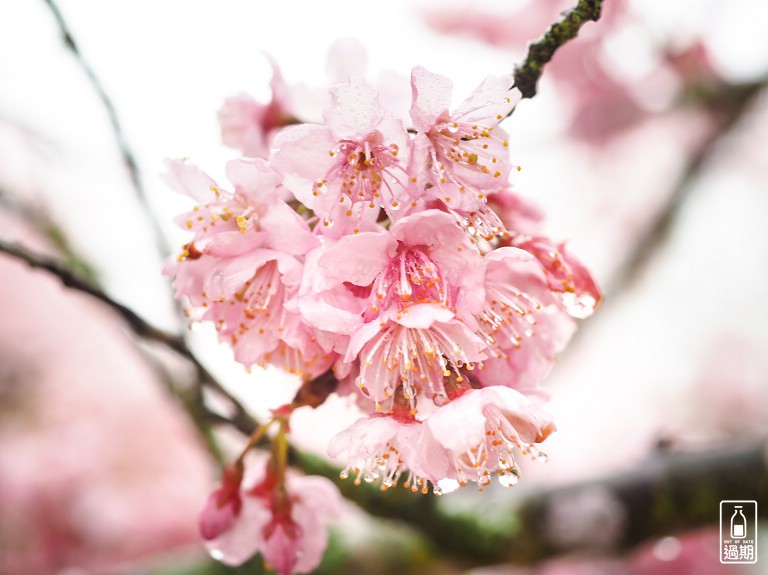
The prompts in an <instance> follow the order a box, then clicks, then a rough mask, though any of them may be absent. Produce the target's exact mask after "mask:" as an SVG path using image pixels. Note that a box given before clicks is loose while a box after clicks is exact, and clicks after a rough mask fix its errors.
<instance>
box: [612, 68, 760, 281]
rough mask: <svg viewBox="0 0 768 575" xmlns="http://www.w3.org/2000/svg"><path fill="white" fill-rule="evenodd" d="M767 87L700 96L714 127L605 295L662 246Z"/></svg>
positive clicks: (737, 88)
mask: <svg viewBox="0 0 768 575" xmlns="http://www.w3.org/2000/svg"><path fill="white" fill-rule="evenodd" d="M766 86H768V79H764V80H762V81H758V82H753V83H749V84H741V85H730V84H729V85H725V86H722V87H721V88H720V89H719V90H715V91H713V92H711V93H708V94H705V95H704V96H702V105H703V106H704V107H705V108H708V109H709V111H710V114H711V115H712V117H713V118H714V119H715V120H716V123H717V125H716V127H715V128H714V129H713V130H712V131H711V132H710V133H709V134H708V135H707V137H706V138H705V139H704V141H703V142H702V143H701V144H700V145H699V148H698V150H697V151H696V152H695V153H694V154H692V155H691V156H690V157H689V159H688V162H687V164H686V165H685V167H684V168H683V170H682V173H681V174H680V176H679V178H678V180H677V183H676V184H675V185H674V188H673V191H672V193H671V194H670V195H669V197H668V198H667V201H666V203H665V204H664V206H663V207H662V208H661V209H660V210H659V211H658V213H657V215H656V217H655V218H654V219H653V221H651V222H650V224H649V225H648V227H647V228H646V230H645V232H644V233H643V235H642V236H641V237H640V239H639V240H638V241H637V243H636V244H635V247H634V249H633V250H632V251H631V252H630V254H629V256H628V257H627V259H626V260H625V262H624V264H623V265H622V266H621V269H619V271H618V272H617V273H616V275H615V279H614V281H613V282H612V284H611V285H610V286H609V289H608V290H606V291H607V294H606V295H608V296H610V295H612V294H615V293H618V292H620V291H621V290H622V289H624V288H626V287H627V286H628V285H630V284H631V283H632V282H633V280H634V279H635V278H636V277H637V276H638V274H639V273H640V272H641V271H642V270H643V269H644V268H645V266H646V265H647V263H648V262H649V261H650V259H651V258H652V257H653V256H654V255H655V254H656V253H657V252H658V250H659V248H660V247H661V246H663V245H664V242H665V241H666V240H667V237H668V236H669V232H670V230H671V229H672V226H673V224H674V222H675V220H676V218H677V216H678V214H679V213H680V210H681V208H682V207H683V205H684V204H685V202H686V200H687V199H688V197H689V196H690V192H691V190H692V189H693V188H694V187H695V184H696V181H697V180H698V178H699V177H700V176H701V173H702V172H703V171H704V169H706V167H707V165H709V162H710V160H711V159H712V158H713V157H714V156H715V154H716V153H717V152H718V147H719V146H720V144H721V143H722V141H723V140H724V139H725V137H726V136H728V135H729V134H730V133H731V132H732V131H733V129H734V128H735V127H736V126H737V125H739V124H740V123H741V121H742V120H743V118H744V117H745V116H746V115H747V113H748V112H749V110H750V109H751V105H752V103H753V102H754V101H755V99H756V98H757V96H758V95H759V94H760V93H761V92H762V91H763V89H765V88H766Z"/></svg>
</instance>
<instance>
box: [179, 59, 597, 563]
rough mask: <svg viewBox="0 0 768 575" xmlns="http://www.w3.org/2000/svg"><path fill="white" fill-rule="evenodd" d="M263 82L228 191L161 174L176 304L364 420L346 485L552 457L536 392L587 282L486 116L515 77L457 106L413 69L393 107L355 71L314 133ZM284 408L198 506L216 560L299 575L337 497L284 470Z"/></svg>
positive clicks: (234, 108) (318, 550) (235, 102)
mask: <svg viewBox="0 0 768 575" xmlns="http://www.w3.org/2000/svg"><path fill="white" fill-rule="evenodd" d="M272 88H273V100H272V101H271V102H270V103H268V104H260V103H258V102H256V101H254V100H252V99H250V98H248V97H244V96H241V97H238V98H236V99H232V100H230V101H228V102H227V104H226V105H225V107H224V108H223V110H222V112H221V114H220V119H221V121H222V131H223V135H224V141H225V143H227V144H229V145H232V146H235V147H238V148H240V149H241V150H242V152H243V154H244V155H245V156H246V157H243V158H241V159H238V160H233V161H231V162H229V163H228V164H227V169H226V173H227V178H228V180H229V184H228V185H222V184H219V183H217V182H215V181H214V180H213V179H211V178H210V177H209V176H207V175H206V174H205V173H203V172H202V171H201V170H199V169H198V168H197V167H195V166H194V165H192V164H191V163H189V162H188V161H186V160H180V161H172V162H169V164H168V175H167V180H168V182H169V183H170V184H171V185H172V186H173V187H174V188H175V189H177V190H178V191H180V192H182V193H185V194H187V195H189V196H191V197H192V198H193V199H194V200H196V201H197V202H198V204H197V205H196V206H195V207H194V208H192V210H191V211H189V212H188V213H185V214H182V215H181V216H180V217H179V218H178V223H179V224H180V225H181V226H182V227H183V228H185V229H188V230H189V231H190V233H192V234H193V236H192V238H191V240H190V241H189V242H188V243H186V244H185V245H184V247H183V250H182V252H181V254H180V255H179V257H178V258H177V260H176V261H173V262H171V263H169V264H168V266H167V268H166V272H167V273H168V274H171V275H173V276H174V287H175V290H176V296H177V297H178V298H180V299H184V300H185V301H186V302H188V304H189V305H188V314H189V315H190V317H191V318H192V319H193V320H195V321H198V320H199V321H207V322H211V323H213V325H214V326H215V328H216V330H217V331H218V334H219V337H220V339H221V340H222V341H224V342H226V343H227V344H228V345H230V346H231V347H232V349H233V351H234V356H235V359H236V360H237V361H238V362H240V363H242V364H244V365H246V366H250V365H259V366H264V365H274V366H279V367H281V368H283V369H285V370H287V371H289V372H291V373H294V374H297V375H298V376H300V377H301V378H303V379H304V380H307V381H308V380H312V379H313V378H317V377H319V376H321V375H322V374H326V373H327V372H328V371H329V370H332V372H333V374H334V376H335V378H336V379H337V380H338V381H339V385H338V387H337V393H339V394H342V395H352V396H354V397H356V399H357V404H358V405H359V407H360V408H361V410H362V411H363V412H364V414H365V415H364V417H362V418H361V419H359V420H358V421H357V422H356V423H355V424H354V425H352V426H351V427H350V428H348V429H346V430H344V431H343V432H341V433H340V434H339V435H337V436H336V438H334V440H333V441H332V443H331V445H330V448H329V452H330V454H331V455H332V456H335V457H339V458H341V459H342V460H343V461H346V462H347V464H346V468H345V469H344V471H343V472H342V477H347V476H349V475H353V476H354V478H355V481H356V482H366V483H375V482H376V483H378V484H379V485H380V486H381V488H382V489H387V488H389V487H391V486H394V485H396V484H398V483H402V484H403V485H405V486H406V487H407V488H409V489H411V490H412V491H414V492H421V493H427V492H428V491H429V490H430V487H431V489H432V491H433V492H434V493H435V494H438V495H439V494H441V493H443V492H445V491H447V490H449V489H453V488H455V487H456V486H460V485H466V484H468V483H475V484H476V485H477V486H478V488H479V489H482V488H483V487H484V486H487V485H489V484H490V482H491V481H492V477H493V476H494V475H497V476H498V478H499V481H500V482H501V483H502V484H504V485H513V484H515V483H517V480H518V475H519V468H518V463H517V461H518V459H519V458H520V457H521V456H531V457H533V458H537V459H541V460H543V459H545V457H546V456H545V455H544V454H543V453H542V452H541V451H540V449H539V444H540V443H541V442H543V441H544V440H545V439H546V438H547V436H548V435H549V434H550V433H551V432H552V431H554V429H555V425H554V423H553V421H552V418H551V416H550V415H549V414H548V413H547V412H546V411H545V410H544V403H545V402H546V399H547V395H546V393H545V392H544V391H543V390H542V389H541V388H540V387H539V382H540V381H541V379H542V378H543V377H544V376H545V375H546V374H547V372H548V371H549V369H550V367H551V365H552V362H553V361H554V359H555V357H556V356H557V354H558V353H559V352H560V351H561V350H562V349H563V347H564V346H565V345H566V343H567V341H568V339H569V338H570V336H571V334H572V333H573V330H574V321H573V318H583V317H587V316H589V315H590V314H591V313H592V311H593V310H594V308H595V306H596V305H597V303H598V302H599V299H600V292H599V289H598V287H597V285H596V284H595V282H594V280H593V279H592V278H591V276H590V274H589V272H588V271H587V270H586V269H585V268H584V266H583V265H582V264H581V263H580V262H579V261H578V260H577V259H576V258H575V257H574V256H573V255H571V254H570V253H569V252H568V250H567V249H566V247H565V246H564V245H563V244H562V243H558V242H555V241H553V240H551V239H549V238H548V237H546V236H544V235H543V233H542V232H541V227H540V219H541V215H540V213H539V212H538V210H537V209H536V208H534V207H533V206H531V205H529V204H528V203H527V202H526V201H525V200H523V199H522V198H521V197H520V196H518V195H516V194H515V193H514V192H513V191H512V190H511V185H510V182H509V177H510V174H511V173H513V172H515V171H516V170H517V169H519V168H517V167H516V166H514V165H513V164H512V163H511V162H510V158H509V153H508V148H509V139H508V135H507V133H506V132H505V131H504V130H503V129H502V128H501V127H500V126H499V123H500V122H501V120H502V119H504V118H506V117H507V116H508V115H509V114H510V113H511V111H512V109H513V107H514V106H515V104H516V103H517V102H518V100H519V99H520V97H521V95H520V93H519V91H518V90H517V89H516V88H514V86H513V78H512V76H511V75H507V76H499V77H489V78H487V79H486V80H485V81H483V82H482V83H481V84H480V86H479V87H478V88H477V89H476V90H475V91H474V92H473V93H472V94H471V95H469V97H468V98H467V99H465V100H464V101H463V102H462V103H461V104H459V106H458V107H456V108H452V107H451V95H452V94H451V92H452V83H451V81H450V80H449V79H447V78H445V77H443V76H440V75H437V74H434V73H431V72H429V71H427V70H426V69H424V68H423V67H416V68H414V70H413V71H412V73H411V82H410V88H411V93H412V99H411V102H410V113H409V114H407V116H403V115H398V114H397V110H398V109H400V108H402V106H401V105H399V104H401V102H398V101H397V98H396V97H390V92H387V91H384V92H380V91H378V90H376V89H375V88H374V87H373V86H372V85H371V84H369V83H368V82H367V81H365V80H364V79H363V78H362V77H361V76H360V75H357V74H349V75H348V77H347V78H346V81H343V82H341V83H338V84H335V85H333V86H332V87H331V88H330V90H329V91H328V95H327V97H326V99H325V102H326V105H325V109H324V111H323V113H322V118H317V120H318V121H315V122H307V123H298V120H297V119H298V118H303V117H305V116H311V114H310V113H306V114H305V113H304V112H303V111H302V109H301V106H299V105H297V104H296V102H297V99H296V98H294V97H293V94H292V92H291V89H290V88H289V87H288V86H287V85H285V83H284V82H282V80H281V78H280V76H279V74H278V73H276V74H275V79H274V80H273V83H272ZM290 407H296V405H292V406H290ZM290 407H287V408H285V409H283V408H281V409H280V410H277V411H276V412H275V416H274V418H273V420H271V421H270V422H268V423H267V424H265V426H263V427H262V428H260V430H259V431H258V432H257V435H258V436H259V437H262V436H263V435H264V433H265V431H266V429H267V427H269V426H270V425H273V424H275V425H277V424H279V430H278V432H277V436H276V437H275V438H274V439H273V448H272V455H271V457H270V459H269V460H268V462H267V463H266V464H263V463H262V464H260V465H259V466H257V467H258V469H255V470H254V471H252V472H250V474H249V472H245V473H244V471H243V470H244V455H245V452H244V453H243V455H242V456H241V457H240V458H239V459H238V460H237V461H236V462H235V464H234V465H233V466H231V467H229V468H228V470H227V472H226V473H225V476H224V480H223V484H222V487H221V488H220V489H219V490H217V491H216V492H215V493H214V494H213V495H212V496H211V500H210V501H209V504H208V506H207V507H206V509H205V510H204V512H203V514H202V517H201V530H202V534H203V536H204V538H205V539H206V540H208V541H209V543H210V548H211V549H212V550H214V551H215V554H216V556H217V557H219V558H220V559H222V560H224V561H226V562H229V563H235V564H237V563H241V562H242V561H244V560H245V559H247V557H248V555H249V554H252V553H254V552H256V551H260V552H261V553H262V555H263V556H264V558H265V559H266V560H267V561H268V562H269V563H270V564H272V566H273V567H275V568H276V569H277V570H278V571H280V572H281V573H291V572H306V571H309V570H311V569H312V568H314V567H315V566H316V565H317V563H318V562H319V560H320V558H321V556H322V550H323V548H324V546H325V543H324V541H325V538H324V537H325V536H324V535H323V536H319V535H318V533H323V534H324V530H323V528H322V527H320V523H319V521H318V519H317V515H318V514H323V513H324V512H330V510H331V508H335V505H331V501H332V500H333V499H334V497H335V496H334V495H329V494H327V493H326V492H328V491H330V490H331V489H332V484H330V483H323V484H322V485H316V484H315V482H314V479H312V478H296V477H293V478H292V476H291V475H290V474H289V473H287V472H286V469H285V466H286V457H285V445H286V439H285V435H286V434H287V433H288V431H289V426H288V420H289V417H290V410H291V409H290ZM253 444H254V441H253V440H252V441H251V442H250V443H249V446H248V448H246V451H248V449H249V448H250V447H251V446H252V445H253ZM244 477H245V478H246V479H244ZM318 479H319V478H318ZM320 493H325V494H324V495H322V496H320V495H319V494H320ZM313 510H314V511H313ZM248 534H250V536H249V535H248Z"/></svg>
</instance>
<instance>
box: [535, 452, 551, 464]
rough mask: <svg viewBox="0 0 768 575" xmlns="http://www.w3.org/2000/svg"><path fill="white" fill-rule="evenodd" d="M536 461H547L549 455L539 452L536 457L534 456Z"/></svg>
mask: <svg viewBox="0 0 768 575" xmlns="http://www.w3.org/2000/svg"><path fill="white" fill-rule="evenodd" d="M536 461H538V462H539V463H546V462H547V461H549V456H548V455H547V454H546V453H539V455H538V457H536Z"/></svg>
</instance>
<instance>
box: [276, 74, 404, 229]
mask: <svg viewBox="0 0 768 575" xmlns="http://www.w3.org/2000/svg"><path fill="white" fill-rule="evenodd" d="M324 117H325V125H324V126H321V125H312V124H302V125H299V126H295V127H292V128H289V129H287V130H285V131H283V132H281V133H280V134H279V135H278V136H277V137H276V138H275V143H274V145H275V149H276V151H275V153H274V155H273V157H272V163H273V165H274V166H275V167H277V169H279V170H281V171H283V172H284V173H285V174H286V178H285V182H284V183H285V185H286V187H287V188H289V189H290V190H291V191H292V192H293V193H294V195H295V196H296V198H297V199H298V200H299V201H300V202H301V203H303V204H304V205H305V206H307V207H309V208H310V209H312V210H314V211H315V212H316V213H317V214H318V215H320V216H321V217H322V218H323V226H324V227H331V226H333V225H334V224H335V223H338V222H341V224H342V225H343V226H344V229H345V230H346V229H347V228H349V231H350V232H351V231H352V228H354V229H358V230H359V229H360V221H361V220H362V219H364V218H365V211H369V212H371V214H372V216H370V217H373V218H374V219H375V217H376V214H377V213H378V208H382V207H383V208H384V209H385V210H386V211H387V213H388V214H390V215H391V214H392V213H393V212H396V211H397V210H398V209H399V208H400V206H401V205H402V203H403V202H404V201H405V200H406V199H407V198H406V197H405V187H406V186H407V184H408V176H407V173H406V166H407V162H408V145H407V144H408V134H407V133H406V131H405V127H404V126H403V124H402V122H401V121H400V120H397V119H395V118H393V117H392V116H391V115H389V114H388V113H387V112H386V111H385V110H384V108H382V106H381V105H380V103H379V101H378V96H377V94H376V91H375V90H374V89H373V88H372V87H371V86H370V85H369V84H368V83H366V82H365V81H363V80H360V79H352V80H350V81H349V82H348V83H346V84H340V85H338V86H335V87H334V88H332V89H331V104H330V106H329V107H328V108H327V109H326V110H325V113H324ZM349 222H351V223H349Z"/></svg>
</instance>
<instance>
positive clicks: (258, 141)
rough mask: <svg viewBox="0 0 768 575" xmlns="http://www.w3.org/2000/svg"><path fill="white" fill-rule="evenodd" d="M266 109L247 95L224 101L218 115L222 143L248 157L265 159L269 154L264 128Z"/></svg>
mask: <svg viewBox="0 0 768 575" xmlns="http://www.w3.org/2000/svg"><path fill="white" fill-rule="evenodd" d="M266 108H267V107H266V106H265V105H264V104H261V103H260V102H257V101H256V100H254V99H253V98H252V97H251V96H249V95H247V94H239V95H238V96H234V97H232V98H227V99H226V100H224V104H223V105H222V106H221V108H220V109H219V113H218V117H219V125H220V126H221V141H222V143H223V144H224V145H225V146H228V147H230V148H235V149H237V150H241V151H242V152H243V154H245V155H246V156H251V157H264V156H265V155H266V154H267V153H269V147H268V146H267V134H266V133H265V131H264V130H263V128H262V123H263V120H264V115H265V114H266Z"/></svg>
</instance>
